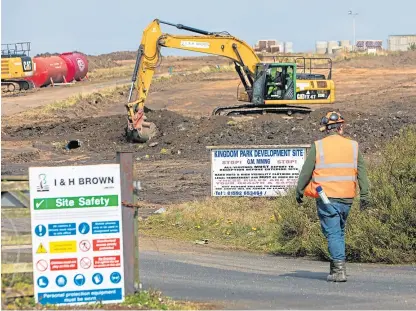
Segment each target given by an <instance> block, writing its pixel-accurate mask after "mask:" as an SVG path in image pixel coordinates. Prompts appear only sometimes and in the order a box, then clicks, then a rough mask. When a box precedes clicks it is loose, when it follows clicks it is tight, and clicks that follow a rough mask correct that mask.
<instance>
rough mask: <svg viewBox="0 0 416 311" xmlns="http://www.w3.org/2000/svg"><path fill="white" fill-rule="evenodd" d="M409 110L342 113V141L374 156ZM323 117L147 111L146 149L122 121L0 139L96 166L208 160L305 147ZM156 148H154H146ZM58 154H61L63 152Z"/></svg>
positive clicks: (67, 125) (10, 133)
mask: <svg viewBox="0 0 416 311" xmlns="http://www.w3.org/2000/svg"><path fill="white" fill-rule="evenodd" d="M413 105H414V103H409V104H407V105H406V106H404V105H403V104H402V105H401V109H400V111H399V110H397V108H396V107H395V106H394V105H391V107H384V110H382V111H379V112H378V113H377V111H375V112H374V113H365V114H363V113H358V112H352V111H347V112H344V118H345V119H346V120H347V127H346V132H347V135H349V136H350V137H352V138H353V139H356V140H358V142H359V143H360V146H361V150H362V151H363V152H364V153H368V152H371V151H376V149H377V148H378V147H380V144H382V142H383V141H384V140H387V139H389V138H391V137H392V136H395V135H396V134H397V133H398V131H399V130H400V128H402V127H403V126H405V125H407V124H415V123H416V116H415V115H414V114H413V113H411V111H412V108H413V107H414V106H413ZM326 111H327V108H322V109H318V110H316V111H314V112H312V113H311V114H310V115H299V116H297V117H295V118H292V119H289V120H287V119H284V118H282V115H264V116H260V117H256V118H254V119H251V120H245V121H243V120H239V119H238V118H236V119H235V120H234V119H232V118H229V117H223V116H215V117H214V116H210V117H202V118H200V119H194V118H190V117H185V116H182V115H180V114H177V113H175V112H172V111H168V110H163V111H150V112H148V113H147V117H148V120H149V121H152V122H154V123H155V124H156V126H157V127H158V130H159V131H158V134H157V136H156V137H154V138H153V139H152V140H151V141H149V143H148V144H145V145H135V144H129V143H127V142H126V140H125V137H124V128H125V126H126V117H125V116H123V115H119V116H118V115H117V116H106V117H97V118H87V119H77V120H68V121H67V122H64V123H49V124H45V125H37V126H33V125H31V126H28V125H26V126H21V127H5V128H3V133H4V134H3V139H4V140H19V141H22V140H23V141H24V140H30V141H38V142H43V143H45V142H59V141H61V142H64V141H67V140H71V139H79V140H81V141H82V143H83V144H82V147H81V148H79V149H76V150H73V151H71V152H73V153H74V154H81V153H89V154H94V155H95V156H94V157H95V158H96V160H100V159H105V158H107V157H108V156H109V155H114V153H115V152H116V151H121V150H123V151H134V152H135V155H136V156H137V157H144V156H146V155H149V156H150V157H151V158H154V159H166V158H167V157H168V158H172V157H173V158H180V159H183V158H186V159H191V160H196V159H208V158H207V157H208V152H207V149H206V147H207V146H214V145H215V146H218V145H280V144H310V143H312V142H313V141H314V140H316V139H318V138H320V137H322V135H323V134H322V133H321V132H319V130H318V128H319V120H320V118H321V116H322V115H323V114H324V113H325V112H326ZM298 118H299V119H298ZM156 142H157V143H158V144H157V145H156V146H154V147H150V146H149V145H150V144H151V143H156ZM162 149H163V150H162ZM61 152H66V151H64V150H63V149H62V151H61ZM15 160H17V159H15Z"/></svg>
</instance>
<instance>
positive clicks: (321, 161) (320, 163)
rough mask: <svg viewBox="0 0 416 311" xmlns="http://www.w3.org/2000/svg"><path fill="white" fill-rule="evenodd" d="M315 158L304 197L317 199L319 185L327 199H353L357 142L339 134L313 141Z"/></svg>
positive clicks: (355, 181)
mask: <svg viewBox="0 0 416 311" xmlns="http://www.w3.org/2000/svg"><path fill="white" fill-rule="evenodd" d="M315 148H316V159H315V169H314V171H313V173H312V180H311V181H310V183H309V184H308V185H307V186H306V188H305V191H304V194H305V195H306V196H309V197H313V198H318V197H319V195H318V193H317V191H316V187H318V186H319V185H320V186H321V187H322V189H323V190H324V192H325V194H326V196H327V197H329V198H354V197H355V195H356V188H357V172H358V169H357V163H358V143H357V142H356V141H354V140H350V139H348V138H344V137H342V136H341V135H337V134H336V135H330V136H327V137H325V138H323V139H321V140H318V141H315Z"/></svg>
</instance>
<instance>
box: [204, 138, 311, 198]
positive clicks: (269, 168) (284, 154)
mask: <svg viewBox="0 0 416 311" xmlns="http://www.w3.org/2000/svg"><path fill="white" fill-rule="evenodd" d="M309 147H310V145H288V146H281V145H278V146H213V147H207V148H208V149H210V151H211V195H212V196H244V197H245V196H247V197H273V196H280V195H285V194H286V192H287V191H288V189H289V188H291V187H294V186H296V183H297V180H298V177H299V173H300V171H301V169H302V166H303V163H304V162H305V159H306V154H307V150H308V148H309Z"/></svg>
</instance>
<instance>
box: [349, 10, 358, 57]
mask: <svg viewBox="0 0 416 311" xmlns="http://www.w3.org/2000/svg"><path fill="white" fill-rule="evenodd" d="M348 15H352V32H353V36H354V41H353V44H354V45H353V49H354V51H355V45H356V42H355V17H356V16H357V15H358V13H353V12H352V11H348Z"/></svg>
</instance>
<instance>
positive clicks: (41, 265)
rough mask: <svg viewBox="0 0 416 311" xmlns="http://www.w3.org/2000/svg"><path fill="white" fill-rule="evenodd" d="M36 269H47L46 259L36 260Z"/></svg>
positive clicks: (41, 270)
mask: <svg viewBox="0 0 416 311" xmlns="http://www.w3.org/2000/svg"><path fill="white" fill-rule="evenodd" d="M36 269H38V271H40V272H43V271H46V269H48V263H47V262H46V260H43V259H41V260H38V262H37V263H36Z"/></svg>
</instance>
